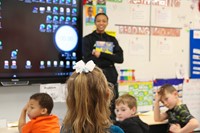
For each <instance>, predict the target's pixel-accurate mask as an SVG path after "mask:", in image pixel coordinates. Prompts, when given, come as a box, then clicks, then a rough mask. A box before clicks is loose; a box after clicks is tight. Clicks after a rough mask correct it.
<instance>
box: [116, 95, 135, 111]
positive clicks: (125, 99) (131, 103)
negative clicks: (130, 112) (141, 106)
mask: <svg viewBox="0 0 200 133" xmlns="http://www.w3.org/2000/svg"><path fill="white" fill-rule="evenodd" d="M121 103H122V104H127V105H128V107H129V108H130V109H132V108H133V107H135V108H136V109H137V100H136V98H135V97H134V96H132V95H130V94H123V95H121V96H120V97H118V98H117V100H116V101H115V105H119V104H121Z"/></svg>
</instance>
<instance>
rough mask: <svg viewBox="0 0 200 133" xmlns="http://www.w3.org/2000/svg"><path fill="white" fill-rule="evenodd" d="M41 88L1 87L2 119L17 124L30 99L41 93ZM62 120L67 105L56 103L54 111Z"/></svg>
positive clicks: (0, 109)
mask: <svg viewBox="0 0 200 133" xmlns="http://www.w3.org/2000/svg"><path fill="white" fill-rule="evenodd" d="M39 88H40V86H39V85H38V84H37V85H29V86H12V87H2V86H1V87H0V119H7V121H8V122H15V121H17V120H18V118H19V116H20V113H21V109H22V108H23V107H24V106H25V104H26V103H27V101H28V100H29V97H30V96H31V95H32V94H34V93H36V92H39ZM52 113H53V114H56V115H57V116H58V117H59V118H60V122H61V121H62V119H63V118H64V116H65V113H66V105H65V103H54V108H53V111H52Z"/></svg>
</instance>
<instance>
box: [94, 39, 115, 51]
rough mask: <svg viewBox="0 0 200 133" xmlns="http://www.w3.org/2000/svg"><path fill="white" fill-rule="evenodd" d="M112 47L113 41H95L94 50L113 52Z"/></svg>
mask: <svg viewBox="0 0 200 133" xmlns="http://www.w3.org/2000/svg"><path fill="white" fill-rule="evenodd" d="M113 47H114V45H113V42H105V41H96V48H95V50H97V51H99V52H104V53H107V54H113Z"/></svg>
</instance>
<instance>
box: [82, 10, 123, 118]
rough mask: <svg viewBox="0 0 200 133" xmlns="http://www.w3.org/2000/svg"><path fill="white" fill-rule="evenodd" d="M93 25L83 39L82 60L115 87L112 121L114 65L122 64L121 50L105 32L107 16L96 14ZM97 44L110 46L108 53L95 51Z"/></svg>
mask: <svg viewBox="0 0 200 133" xmlns="http://www.w3.org/2000/svg"><path fill="white" fill-rule="evenodd" d="M95 25H96V30H95V31H93V32H92V33H90V34H88V35H86V36H85V37H84V38H83V42H82V53H83V60H84V61H85V62H87V61H89V60H93V61H94V62H95V64H96V65H97V66H98V67H100V68H101V69H102V70H103V72H104V74H105V76H106V78H107V80H108V81H109V82H111V83H112V84H113V85H114V86H115V87H114V94H115V97H114V99H113V101H112V103H111V113H112V115H111V118H112V119H114V118H115V113H114V106H115V105H114V101H115V99H116V98H117V97H118V84H117V78H118V73H117V70H116V68H115V63H123V61H124V58H123V50H122V48H121V47H120V45H119V43H118V41H117V39H116V38H115V37H113V36H110V35H108V34H107V33H106V32H105V29H106V27H107V25H108V16H107V15H106V14H105V13H98V14H97V15H96V16H95ZM98 44H111V45H112V46H110V45H109V46H110V47H109V48H106V49H107V51H108V52H109V53H108V52H107V53H106V52H102V51H101V49H100V50H99V49H97V47H98ZM104 46H106V45H104ZM104 48H105V47H104Z"/></svg>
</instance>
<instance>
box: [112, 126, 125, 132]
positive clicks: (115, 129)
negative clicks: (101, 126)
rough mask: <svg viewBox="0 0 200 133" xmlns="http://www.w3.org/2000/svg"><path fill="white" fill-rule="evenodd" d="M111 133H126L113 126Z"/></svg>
mask: <svg viewBox="0 0 200 133" xmlns="http://www.w3.org/2000/svg"><path fill="white" fill-rule="evenodd" d="M110 133H124V131H123V130H122V129H121V128H120V127H119V126H116V125H111V126H110Z"/></svg>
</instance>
